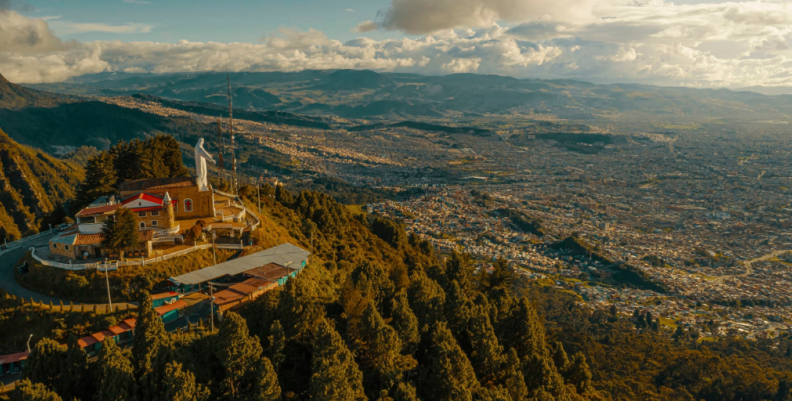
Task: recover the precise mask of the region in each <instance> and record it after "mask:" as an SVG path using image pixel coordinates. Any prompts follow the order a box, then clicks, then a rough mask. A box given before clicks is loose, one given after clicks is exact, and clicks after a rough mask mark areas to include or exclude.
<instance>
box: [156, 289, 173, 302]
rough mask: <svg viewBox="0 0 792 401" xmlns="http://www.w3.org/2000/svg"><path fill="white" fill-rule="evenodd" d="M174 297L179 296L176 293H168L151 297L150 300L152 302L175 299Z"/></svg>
mask: <svg viewBox="0 0 792 401" xmlns="http://www.w3.org/2000/svg"><path fill="white" fill-rule="evenodd" d="M176 295H179V293H178V292H176V291H168V292H163V293H161V294H154V295H152V296H151V300H152V301H153V300H155V299H162V298H171V297H175V296H176Z"/></svg>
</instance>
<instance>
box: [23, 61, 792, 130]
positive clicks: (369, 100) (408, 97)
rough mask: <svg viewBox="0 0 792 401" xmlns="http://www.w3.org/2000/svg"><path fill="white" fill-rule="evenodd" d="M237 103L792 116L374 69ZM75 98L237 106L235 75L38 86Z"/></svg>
mask: <svg viewBox="0 0 792 401" xmlns="http://www.w3.org/2000/svg"><path fill="white" fill-rule="evenodd" d="M229 76H230V79H231V83H232V85H233V88H234V89H233V93H234V105H235V107H240V108H244V109H247V110H273V111H275V110H276V111H288V112H291V113H297V114H311V115H326V116H338V117H342V118H353V119H380V120H394V119H425V120H432V119H453V120H454V121H459V122H463V123H466V124H470V123H478V122H480V121H481V119H482V118H483V117H486V116H532V115H548V116H552V117H556V118H561V119H573V120H586V119H592V118H597V119H601V118H605V119H610V118H624V117H626V118H633V117H636V116H644V117H660V118H669V117H682V118H725V119H756V118H761V119H785V120H788V119H789V117H788V116H789V115H790V114H791V113H792V96H788V95H783V96H766V95H762V94H759V93H755V92H748V91H731V90H726V89H692V88H675V87H658V86H649V85H637V84H612V85H595V84H591V83H588V82H582V81H572V80H540V79H516V78H511V77H504V76H495V75H476V74H453V75H445V76H423V75H416V74H398V73H377V72H374V71H367V70H336V71H325V70H321V71H318V70H308V71H301V72H294V73H282V72H260V73H259V72H240V73H231V74H230V75H229ZM34 87H35V88H39V89H45V90H48V91H54V92H59V93H65V94H92V95H101V96H117V95H132V94H139V93H142V94H148V95H153V96H158V97H163V98H168V99H173V100H181V101H193V102H204V103H214V104H221V105H225V104H227V102H228V100H227V95H226V91H227V89H226V74H224V73H184V74H167V75H153V74H127V73H102V74H97V75H91V76H83V77H79V78H75V79H73V80H71V81H68V82H64V83H57V84H42V85H35V86H34Z"/></svg>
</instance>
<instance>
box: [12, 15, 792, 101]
mask: <svg viewBox="0 0 792 401" xmlns="http://www.w3.org/2000/svg"><path fill="white" fill-rule="evenodd" d="M0 1H2V0H0ZM405 1H406V0H405ZM543 1H544V0H542V1H538V2H534V3H532V7H533V8H532V9H531V10H529V11H530V12H529V11H525V10H522V11H521V9H519V7H518V6H519V5H518V4H516V3H517V2H516V0H515V1H513V2H509V1H505V0H504V1H500V0H498V1H494V2H487V4H486V5H485V6H481V7H479V9H478V11H477V12H474V13H473V14H472V16H470V15H468V16H467V17H464V18H463V17H459V18H456V17H454V18H451V21H452V22H451V23H450V25H449V23H446V24H445V25H442V24H441V25H432V24H430V23H429V22H431V21H432V20H433V18H434V17H431V18H430V17H427V19H426V20H425V21H424V22H422V23H421V24H423V25H421V26H422V27H423V28H421V29H427V28H428V27H430V26H434V28H433V29H434V30H433V32H432V33H431V34H428V35H424V36H417V37H404V38H401V39H385V40H374V39H371V38H366V37H360V38H357V39H354V40H350V41H347V42H340V41H338V40H334V39H332V38H329V37H327V35H325V34H324V33H323V32H321V31H318V30H313V29H310V30H307V31H300V30H296V29H281V30H279V31H277V32H275V33H273V34H270V35H266V36H264V37H262V38H261V40H260V43H255V44H254V43H216V42H189V41H180V42H177V43H154V42H143V41H140V42H122V41H94V42H84V43H78V42H73V41H72V42H64V41H61V40H60V39H58V37H57V36H55V35H54V34H53V33H52V31H51V30H50V27H56V28H58V29H59V30H60V29H62V28H64V27H65V24H69V22H64V21H61V20H59V19H50V20H49V25H48V22H47V21H45V20H43V19H35V18H27V17H25V16H22V15H21V14H18V13H16V12H13V11H7V10H6V11H0V73H2V74H3V75H5V76H6V77H7V78H8V79H10V80H12V81H17V82H55V81H61V80H64V79H68V78H70V77H73V76H77V75H81V74H86V73H95V72H101V71H127V72H153V73H163V72H191V71H224V70H226V66H227V67H228V69H231V70H234V71H299V70H303V69H333V68H357V69H362V68H367V69H373V70H379V71H397V72H415V73H423V74H447V73H452V72H476V73H481V74H501V75H511V76H515V77H519V78H574V79H583V80H589V81H595V82H641V83H649V84H660V85H684V86H693V87H713V86H725V87H743V86H754V85H765V86H776V85H792V49H791V48H792V5H791V4H789V3H784V2H778V3H765V2H762V3H708V4H698V5H674V4H671V3H664V2H662V1H652V0H648V1H643V2H636V1H630V2H629V3H627V0H624V1H623V3H622V4H616V3H615V2H611V3H608V4H605V3H601V2H600V3H597V4H593V5H592V3H588V2H584V3H580V4H588V5H590V6H591V7H589V8H588V11H586V13H588V14H589V15H587V16H584V17H580V16H577V17H576V16H569V17H564V16H559V15H558V13H556V12H550V11H547V10H549V7H551V4H550V2H543ZM570 1H571V0H562V1H559V2H558V4H562V5H563V4H572V3H570ZM586 1H587V0H586ZM609 1H611V0H609ZM613 1H622V0H613ZM400 2H401V0H394V10H396V8H397V7H396V3H399V4H407V3H400ZM432 4H437V5H443V4H446V3H443V2H442V1H441V2H439V3H438V2H432ZM470 4H478V3H476V2H475V1H473V3H470V1H469V0H462V2H461V3H459V7H461V8H465V7H468V11H469V7H470ZM575 4H578V3H575ZM540 6H541V7H545V9H542V8H541V7H540ZM416 7H418V8H419V9H421V7H424V6H420V5H418V6H416ZM508 7H512V9H509V8H508ZM537 10H542V11H541V12H540V11H537ZM507 11H513V12H512V13H511V14H513V15H514V17H513V18H512V17H509V18H505V17H503V15H506V14H509V13H507ZM520 13H522V14H520ZM586 13H584V14H586ZM540 14H541V16H540ZM519 15H522V17H519V18H528V20H527V21H525V22H523V23H520V24H517V25H514V26H511V27H505V26H502V25H500V24H497V23H492V21H494V20H501V19H509V20H511V21H515V22H517V21H518V16H519ZM534 15H536V16H538V17H536V18H533V19H531V18H532V16H534ZM526 16H527V17H526ZM391 17H393V15H391ZM452 17H453V15H452ZM455 18H456V19H455ZM386 21H395V20H388V19H381V20H380V21H378V22H373V21H365V22H364V23H362V24H361V25H359V26H358V29H357V30H358V32H365V31H368V30H370V29H372V28H374V27H377V26H383V25H382V24H383V23H384V22H386ZM453 21H456V22H453ZM460 21H461V22H460ZM465 21H467V22H465ZM363 24H366V25H363ZM83 25H84V24H83ZM442 26H448V27H449V29H441V27H442ZM451 26H457V27H461V26H466V27H465V28H460V29H456V30H454V29H450V27H451ZM83 28H84V29H88V28H90V29H100V28H102V29H104V28H107V29H113V30H115V32H123V31H125V30H126V31H135V30H137V31H141V30H143V29H147V28H142V27H129V26H120V27H119V26H109V27H108V26H104V27H103V26H83ZM148 29H150V28H148ZM401 29H405V30H407V29H406V28H404V27H402V28H401Z"/></svg>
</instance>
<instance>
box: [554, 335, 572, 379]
mask: <svg viewBox="0 0 792 401" xmlns="http://www.w3.org/2000/svg"><path fill="white" fill-rule="evenodd" d="M550 352H551V354H552V356H553V364H554V365H555V367H556V369H558V371H559V372H564V371H565V370H566V368H567V365H569V358H568V357H567V354H566V351H564V345H563V344H561V342H560V341H556V342H555V344H553V346H552V349H551V351H550Z"/></svg>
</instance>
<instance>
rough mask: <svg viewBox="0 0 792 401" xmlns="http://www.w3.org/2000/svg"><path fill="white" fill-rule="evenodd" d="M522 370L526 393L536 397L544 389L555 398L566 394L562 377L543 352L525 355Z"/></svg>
mask: <svg viewBox="0 0 792 401" xmlns="http://www.w3.org/2000/svg"><path fill="white" fill-rule="evenodd" d="M522 371H523V377H524V378H525V385H526V387H527V389H528V393H529V394H530V395H531V396H532V397H534V398H537V397H538V396H539V395H540V394H541V391H546V392H547V393H549V394H550V395H552V396H553V397H555V398H561V397H566V396H567V392H566V387H565V386H564V379H563V378H562V377H561V375H560V374H559V373H558V371H556V369H555V366H553V361H552V360H551V359H549V358H547V357H546V356H544V355H543V354H538V353H537V354H532V355H530V356H529V357H527V358H526V359H525V360H524V361H523V366H522ZM551 399H552V398H551Z"/></svg>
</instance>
